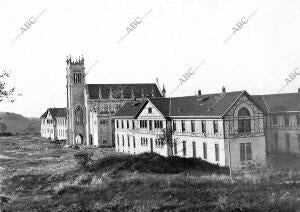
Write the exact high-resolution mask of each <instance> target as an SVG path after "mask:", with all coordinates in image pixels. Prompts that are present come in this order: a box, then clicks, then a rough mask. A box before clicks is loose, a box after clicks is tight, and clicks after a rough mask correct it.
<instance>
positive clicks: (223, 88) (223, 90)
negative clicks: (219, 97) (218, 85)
mask: <svg viewBox="0 0 300 212" xmlns="http://www.w3.org/2000/svg"><path fill="white" fill-rule="evenodd" d="M222 93H223V94H226V88H225V87H224V86H223V87H222Z"/></svg>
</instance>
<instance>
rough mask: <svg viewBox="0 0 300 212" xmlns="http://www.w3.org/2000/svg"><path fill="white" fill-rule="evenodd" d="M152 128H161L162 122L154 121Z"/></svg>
mask: <svg viewBox="0 0 300 212" xmlns="http://www.w3.org/2000/svg"><path fill="white" fill-rule="evenodd" d="M154 128H155V129H162V128H163V122H162V121H154Z"/></svg>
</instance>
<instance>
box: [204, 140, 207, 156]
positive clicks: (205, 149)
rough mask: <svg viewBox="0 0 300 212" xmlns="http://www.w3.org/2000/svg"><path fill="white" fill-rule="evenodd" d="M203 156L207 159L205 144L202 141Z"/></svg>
mask: <svg viewBox="0 0 300 212" xmlns="http://www.w3.org/2000/svg"><path fill="white" fill-rule="evenodd" d="M203 158H204V159H207V144H206V143H205V142H203Z"/></svg>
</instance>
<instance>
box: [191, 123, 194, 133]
mask: <svg viewBox="0 0 300 212" xmlns="http://www.w3.org/2000/svg"><path fill="white" fill-rule="evenodd" d="M191 131H192V133H193V132H195V121H191Z"/></svg>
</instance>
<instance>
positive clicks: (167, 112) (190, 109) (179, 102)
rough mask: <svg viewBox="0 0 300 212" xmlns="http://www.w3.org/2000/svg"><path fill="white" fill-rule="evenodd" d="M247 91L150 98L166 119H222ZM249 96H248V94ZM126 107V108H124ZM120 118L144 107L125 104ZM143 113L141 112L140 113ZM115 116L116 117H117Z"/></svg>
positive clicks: (119, 114)
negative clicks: (191, 117)
mask: <svg viewBox="0 0 300 212" xmlns="http://www.w3.org/2000/svg"><path fill="white" fill-rule="evenodd" d="M242 94H247V92H246V91H236V92H228V93H226V94H222V93H221V94H220V93H217V94H207V95H201V96H184V97H174V98H149V101H150V102H151V103H152V104H153V105H154V106H155V107H156V108H157V109H158V110H159V111H160V112H161V113H162V114H163V115H164V116H166V117H172V116H182V117H184V116H203V117H222V116H223V115H224V114H225V112H226V111H227V110H228V109H229V108H230V107H231V105H232V104H233V103H234V102H235V101H236V100H237V99H238V98H239V97H240V96H241V95H242ZM247 95H248V94H247ZM124 106H125V107H124ZM124 106H123V107H121V109H122V113H118V112H119V111H120V110H121V109H120V110H119V111H118V112H117V114H116V115H118V116H128V115H129V114H133V113H134V112H133V111H135V114H136V113H138V112H137V110H142V109H143V107H140V108H134V107H133V106H130V104H125V105H124ZM139 112H141V111H139ZM116 115H115V116H116Z"/></svg>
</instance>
